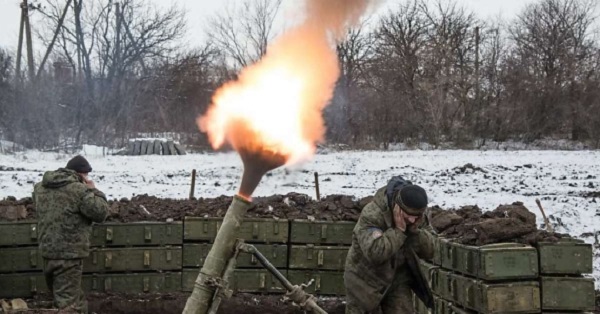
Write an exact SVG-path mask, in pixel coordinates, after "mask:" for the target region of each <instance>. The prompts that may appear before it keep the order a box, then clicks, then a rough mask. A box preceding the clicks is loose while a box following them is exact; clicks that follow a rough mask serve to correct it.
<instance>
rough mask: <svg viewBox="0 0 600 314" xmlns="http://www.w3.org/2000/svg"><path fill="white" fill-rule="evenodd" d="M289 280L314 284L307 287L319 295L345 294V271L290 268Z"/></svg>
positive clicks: (309, 290)
mask: <svg viewBox="0 0 600 314" xmlns="http://www.w3.org/2000/svg"><path fill="white" fill-rule="evenodd" d="M288 280H289V281H290V282H291V283H292V284H293V285H300V284H303V283H304V284H305V283H308V282H309V281H310V280H313V282H312V284H311V285H310V286H309V287H307V288H306V289H305V291H307V292H308V293H312V294H317V295H345V294H346V288H345V287H344V272H338V271H310V270H288Z"/></svg>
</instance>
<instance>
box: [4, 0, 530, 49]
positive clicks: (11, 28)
mask: <svg viewBox="0 0 600 314" xmlns="http://www.w3.org/2000/svg"><path fill="white" fill-rule="evenodd" d="M40 1H41V2H42V3H43V2H45V1H46V0H40ZM91 1H95V0H91ZM149 1H150V2H153V3H155V4H157V5H158V6H168V5H170V4H171V3H176V4H177V5H180V6H182V7H183V8H185V10H186V12H187V24H188V32H187V38H186V39H185V40H186V42H188V43H190V45H192V46H199V45H201V44H202V42H203V41H204V40H205V38H206V37H205V35H204V34H205V32H206V31H205V25H206V19H207V18H208V17H210V16H211V15H214V14H215V13H217V12H219V11H221V10H224V9H225V8H226V3H227V2H239V1H242V0H149ZM298 1H300V0H283V2H284V8H283V9H284V10H283V12H284V14H285V12H290V11H292V10H294V8H295V7H294V4H297V3H298ZM380 1H381V2H382V4H381V5H379V6H378V9H377V11H376V12H374V14H380V13H381V12H385V11H386V10H388V9H389V8H390V7H393V6H394V5H397V4H398V3H399V1H405V0H380ZM456 1H457V2H458V3H459V4H461V5H463V6H464V7H465V8H467V9H471V10H473V11H474V12H475V13H476V14H477V15H478V16H480V17H481V18H484V19H487V18H493V17H496V16H498V15H501V16H503V17H504V18H513V17H514V16H515V15H516V14H517V13H518V12H520V11H521V10H522V9H523V7H524V6H525V5H526V4H528V3H532V2H535V0H456ZM20 2H21V0H0V47H3V48H8V49H11V50H12V49H15V48H16V46H17V39H18V33H19V17H20V13H19V12H20V9H19V3H20ZM32 26H33V27H35V17H34V19H33V25H32ZM35 46H36V45H35V43H34V47H35ZM36 48H37V47H36ZM38 49H39V48H38ZM36 50H37V49H36Z"/></svg>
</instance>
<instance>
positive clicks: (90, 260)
mask: <svg viewBox="0 0 600 314" xmlns="http://www.w3.org/2000/svg"><path fill="white" fill-rule="evenodd" d="M179 269H181V247H180V246H174V247H147V248H139V247H136V248H111V249H104V248H102V249H91V250H90V256H88V257H87V258H86V259H84V261H83V272H86V273H91V272H116V271H145V270H179Z"/></svg>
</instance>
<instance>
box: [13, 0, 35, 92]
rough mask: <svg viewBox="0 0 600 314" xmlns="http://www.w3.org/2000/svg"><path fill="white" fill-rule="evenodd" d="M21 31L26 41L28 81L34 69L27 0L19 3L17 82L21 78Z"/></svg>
mask: <svg viewBox="0 0 600 314" xmlns="http://www.w3.org/2000/svg"><path fill="white" fill-rule="evenodd" d="M23 30H25V40H26V41H27V67H28V69H27V70H28V72H29V79H30V80H33V78H34V74H35V69H34V68H33V67H34V62H33V40H32V39H31V24H30V23H29V3H27V0H23V2H21V25H20V27H19V45H18V47H17V66H16V75H15V76H16V78H17V81H19V80H20V78H21V52H22V50H23Z"/></svg>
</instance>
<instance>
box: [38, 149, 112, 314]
mask: <svg viewBox="0 0 600 314" xmlns="http://www.w3.org/2000/svg"><path fill="white" fill-rule="evenodd" d="M91 171H92V167H91V166H90V164H89V163H88V162H87V160H86V159H85V158H83V157H82V156H76V157H74V158H73V159H71V160H70V161H69V162H68V163H67V166H66V167H65V168H60V169H58V170H56V171H47V172H46V173H44V176H43V179H42V182H40V183H37V184H36V185H35V187H34V191H33V201H34V203H35V207H36V213H37V220H38V232H39V233H38V234H39V236H38V242H39V247H40V251H41V254H42V257H43V259H44V276H45V278H46V285H48V288H49V289H50V291H51V292H52V298H53V301H54V306H55V307H57V308H59V309H61V310H65V311H68V312H77V313H87V312H88V309H87V301H86V300H85V296H84V293H83V290H82V288H81V275H82V271H83V259H84V258H86V257H87V256H89V250H90V241H89V238H90V234H91V231H92V223H94V222H96V223H101V222H103V221H104V220H105V219H106V216H107V215H108V203H107V202H106V196H105V195H104V193H102V192H100V191H99V190H98V189H96V187H95V185H94V182H93V181H91V180H90V179H88V173H89V172H91Z"/></svg>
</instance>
